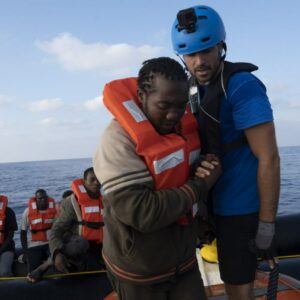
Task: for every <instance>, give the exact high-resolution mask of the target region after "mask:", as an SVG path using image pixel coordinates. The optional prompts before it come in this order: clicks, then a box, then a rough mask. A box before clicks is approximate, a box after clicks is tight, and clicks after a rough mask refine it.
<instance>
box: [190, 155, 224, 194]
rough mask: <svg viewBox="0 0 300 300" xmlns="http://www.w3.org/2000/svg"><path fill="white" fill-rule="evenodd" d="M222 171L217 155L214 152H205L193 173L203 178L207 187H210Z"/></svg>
mask: <svg viewBox="0 0 300 300" xmlns="http://www.w3.org/2000/svg"><path fill="white" fill-rule="evenodd" d="M221 173H222V168H221V164H220V161H219V159H218V157H217V156H216V155H214V154H206V155H205V156H204V158H203V160H202V161H201V163H200V166H199V167H197V169H196V172H195V175H196V176H197V177H200V178H203V179H204V181H205V182H206V184H207V186H208V188H209V189H210V188H212V187H213V185H214V184H215V183H216V181H217V179H218V178H219V177H220V175H221Z"/></svg>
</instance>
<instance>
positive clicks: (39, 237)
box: [28, 197, 56, 241]
mask: <svg viewBox="0 0 300 300" xmlns="http://www.w3.org/2000/svg"><path fill="white" fill-rule="evenodd" d="M47 200H48V207H47V209H46V210H44V211H43V212H40V211H39V210H38V209H37V204H36V199H35V197H32V198H30V199H29V201H28V220H29V226H30V230H31V240H32V241H48V234H47V232H48V231H49V229H51V227H52V224H53V222H54V218H55V215H56V208H55V201H54V199H53V198H51V197H48V199H47Z"/></svg>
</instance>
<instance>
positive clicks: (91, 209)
mask: <svg viewBox="0 0 300 300" xmlns="http://www.w3.org/2000/svg"><path fill="white" fill-rule="evenodd" d="M84 211H85V212H86V213H87V214H91V213H98V212H100V208H99V206H88V207H85V208H84Z"/></svg>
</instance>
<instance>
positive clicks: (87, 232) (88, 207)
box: [71, 179, 104, 243]
mask: <svg viewBox="0 0 300 300" xmlns="http://www.w3.org/2000/svg"><path fill="white" fill-rule="evenodd" d="M71 189H72V191H73V192H74V194H75V198H76V200H77V202H78V204H79V206H80V210H81V219H82V221H79V222H78V224H79V225H82V231H81V235H82V237H84V238H85V239H87V240H89V241H96V242H98V243H102V241H103V226H104V223H103V206H102V195H100V196H99V198H98V199H92V198H90V197H89V195H88V193H87V192H86V189H85V187H84V181H83V179H75V180H74V181H73V182H72V184H71ZM75 211H76V209H75Z"/></svg>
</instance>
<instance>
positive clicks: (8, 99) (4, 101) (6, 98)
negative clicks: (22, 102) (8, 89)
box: [0, 95, 14, 105]
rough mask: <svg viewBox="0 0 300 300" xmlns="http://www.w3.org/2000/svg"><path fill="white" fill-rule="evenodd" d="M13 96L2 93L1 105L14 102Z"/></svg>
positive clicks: (0, 97)
mask: <svg viewBox="0 0 300 300" xmlns="http://www.w3.org/2000/svg"><path fill="white" fill-rule="evenodd" d="M13 99H14V98H13V97H10V96H7V95H0V105H5V104H8V103H11V102H13Z"/></svg>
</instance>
